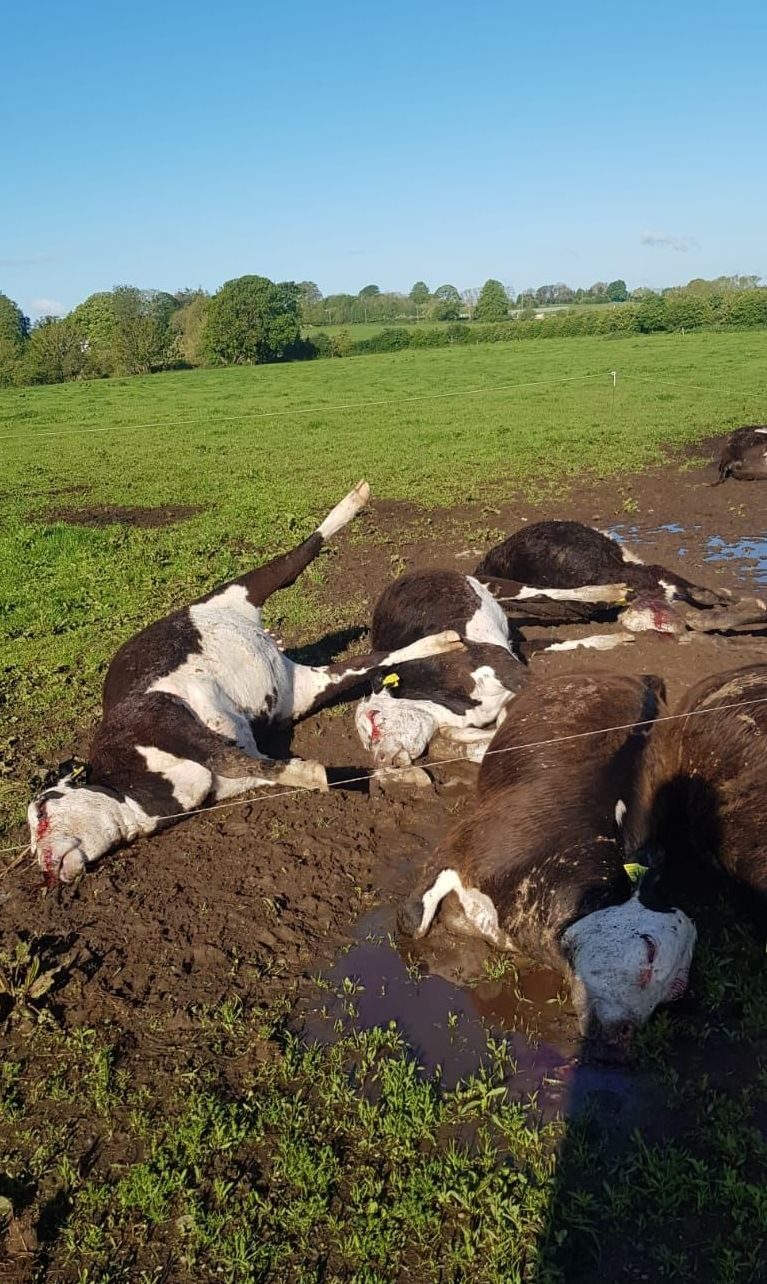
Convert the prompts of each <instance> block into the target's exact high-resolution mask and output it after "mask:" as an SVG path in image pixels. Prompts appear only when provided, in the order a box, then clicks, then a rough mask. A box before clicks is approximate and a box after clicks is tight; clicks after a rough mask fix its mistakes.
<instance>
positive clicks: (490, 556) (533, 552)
mask: <svg viewBox="0 0 767 1284" xmlns="http://www.w3.org/2000/svg"><path fill="white" fill-rule="evenodd" d="M475 575H477V576H478V577H479V578H480V579H486V578H493V577H495V576H500V577H502V578H505V579H511V580H522V581H523V582H524V583H526V584H529V585H538V586H540V589H541V590H542V591H548V590H551V589H554V588H558V589H564V588H569V589H574V588H579V587H582V586H583V585H586V584H590V585H599V584H609V583H613V584H614V583H616V582H618V581H623V582H625V583H626V584H628V586H629V587H630V588H631V589H633V590H635V591H636V592H637V593H643V594H651V595H653V596H654V597H656V598H658V599H660V601H661V602H662V601H665V602H673V601H681V602H685V603H687V604H689V605H690V606H696V607H711V606H718V605H720V604H722V603H724V602H727V601H728V600H729V595H723V594H721V593H717V592H716V591H715V590H714V589H709V588H703V587H701V586H700V585H697V584H691V583H690V582H689V580H685V579H683V578H682V576H681V575H676V574H675V573H674V572H672V571H669V570H667V569H666V568H665V567H663V566H658V565H645V563H644V562H642V561H641V560H640V559H639V558H638V557H636V555H635V554H634V553H631V552H629V551H628V550H627V549H625V548H623V547H622V545H621V544H619V543H618V541H617V540H615V539H612V538H611V536H609V535H605V534H603V532H602V531H597V530H594V529H593V528H592V527H591V526H585V525H584V524H583V523H582V522H560V521H550V522H534V523H533V524H532V525H531V526H525V527H523V528H522V530H518V531H515V532H514V533H513V534H512V535H509V536H508V538H507V539H505V540H504V541H503V543H501V544H496V546H495V547H494V548H491V549H490V551H489V553H487V554H486V555H485V557H484V558H483V559H482V561H481V562H480V563H479V566H478V567H477V569H476V571H475Z"/></svg>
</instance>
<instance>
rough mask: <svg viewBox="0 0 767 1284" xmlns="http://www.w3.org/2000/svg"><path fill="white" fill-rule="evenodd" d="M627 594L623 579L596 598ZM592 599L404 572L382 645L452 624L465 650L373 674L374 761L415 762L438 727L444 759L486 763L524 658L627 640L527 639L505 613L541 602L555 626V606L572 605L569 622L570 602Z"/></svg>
mask: <svg viewBox="0 0 767 1284" xmlns="http://www.w3.org/2000/svg"><path fill="white" fill-rule="evenodd" d="M625 591H626V590H625V585H621V584H613V585H603V586H600V588H599V595H598V598H597V597H596V596H595V598H594V600H595V601H597V600H598V601H599V602H601V603H602V604H603V605H604V604H605V603H611V602H612V603H615V602H617V601H623V600H624V594H625ZM589 597H590V593H589V590H588V589H575V590H574V589H561V590H553V591H552V592H551V593H550V595H549V596H547V590H541V591H540V592H538V591H537V590H536V591H533V590H530V589H528V588H527V587H526V586H525V585H523V584H514V583H510V582H509V581H508V580H495V581H494V582H493V584H492V585H490V586H486V585H483V584H480V583H479V581H478V580H477V579H475V578H474V577H473V576H471V575H463V574H461V572H460V571H454V570H433V571H414V572H411V573H409V574H407V575H401V576H400V577H399V578H398V579H397V580H395V581H394V582H393V583H392V584H390V585H389V586H388V588H386V589H385V590H384V592H383V593H382V594H381V596H380V597H379V599H378V601H377V602H376V605H375V609H374V611H373V621H372V627H371V641H372V645H373V646H374V648H375V649H376V650H377V651H385V650H393V649H394V648H395V647H403V646H408V645H410V644H411V643H413V642H416V641H417V640H418V639H420V638H426V637H428V636H429V635H430V634H433V633H438V632H441V631H442V630H444V629H454V630H455V631H456V632H457V633H458V634H459V635H460V637H461V638H463V639H464V640H465V643H466V646H465V649H464V650H462V651H461V652H455V653H453V654H450V655H440V656H431V657H429V658H428V659H424V660H419V661H412V662H410V663H409V664H407V665H399V666H397V669H396V672H394V671H392V670H391V669H388V670H387V669H386V668H383V669H381V670H380V671H379V672H378V673H377V674H376V675H375V677H374V679H373V683H372V688H373V690H372V694H371V695H370V696H369V697H368V698H366V699H365V700H363V701H361V702H360V704H359V705H358V706H357V712H356V725H357V730H358V733H359V736H360V739H361V740H362V743H363V745H364V746H365V748H366V749H367V750H368V751H369V752H370V754H371V755H372V757H373V760H374V762H375V764H376V766H377V767H384V766H398V767H404V766H408V765H409V764H410V763H411V762H414V761H415V759H416V758H419V757H420V756H421V755H422V754H423V753H425V751H426V749H427V747H428V746H429V744H430V743H431V742H432V740H433V739H434V737H435V736H436V735H437V734H438V733H439V739H440V752H441V754H442V756H445V755H452V754H455V756H456V757H461V756H465V757H468V758H471V759H473V760H474V761H480V760H481V757H482V754H483V753H484V751H485V749H486V748H487V746H488V744H489V743H490V741H491V739H492V737H493V734H494V731H493V730H492V728H494V726H495V723H496V721H497V719H498V717H499V715H500V714H501V712H502V710H503V709H504V708H505V706H506V705H507V703H508V701H509V700H511V699H512V698H513V697H514V696H515V695H516V694H517V692H518V691H519V690H520V689H521V688H522V686H523V685H524V683H525V681H526V678H527V672H526V669H525V667H524V665H523V664H522V663H521V662H520V657H522V658H523V659H525V660H526V659H527V658H528V657H529V656H530V655H531V654H532V653H533V651H535V650H570V649H573V648H574V647H577V646H589V647H594V648H597V649H610V648H611V647H613V646H616V645H618V644H619V643H620V642H622V641H623V640H624V639H623V638H622V637H620V636H611V637H609V636H604V635H600V636H598V637H593V638H587V639H583V640H581V641H572V642H559V643H555V644H554V645H553V646H549V645H548V644H547V643H546V642H545V641H539V642H535V643H527V642H525V641H524V639H523V638H522V636H521V634H520V633H519V632H518V631H512V629H511V628H510V624H509V619H508V616H507V609H509V608H511V607H512V606H513V605H514V604H516V605H517V606H518V607H519V609H520V610H521V611H523V612H526V611H527V609H528V604H535V605H536V606H540V607H542V608H545V609H546V610H547V611H548V615H547V616H546V618H548V619H549V621H550V622H561V619H562V616H561V614H560V616H559V617H557V612H561V610H562V608H565V616H564V618H565V619H570V618H572V617H571V615H570V614H568V612H569V609H570V607H571V606H572V607H577V606H578V605H579V604H582V603H583V602H584V600H586V601H587V600H588V599H589ZM523 603H524V604H525V605H524V607H523V605H522V604H523ZM538 618H540V617H538Z"/></svg>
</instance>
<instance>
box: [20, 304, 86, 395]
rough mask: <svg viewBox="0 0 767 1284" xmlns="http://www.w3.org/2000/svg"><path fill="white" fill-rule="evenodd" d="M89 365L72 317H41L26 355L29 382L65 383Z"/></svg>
mask: <svg viewBox="0 0 767 1284" xmlns="http://www.w3.org/2000/svg"><path fill="white" fill-rule="evenodd" d="M84 366H85V353H84V352H83V345H82V343H81V341H80V338H79V335H78V333H77V329H76V327H75V326H74V325H73V323H72V320H71V318H70V317H65V318H63V319H62V318H61V317H41V318H40V320H39V321H36V322H35V324H34V325H33V327H32V330H31V332H30V335H29V342H28V344H27V345H26V350H25V352H24V361H23V366H22V376H23V379H24V382H25V383H62V382H63V381H64V380H65V379H75V378H77V376H78V375H79V374H81V373H82V371H83V369H84Z"/></svg>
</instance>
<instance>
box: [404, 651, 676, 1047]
mask: <svg viewBox="0 0 767 1284" xmlns="http://www.w3.org/2000/svg"><path fill="white" fill-rule="evenodd" d="M662 691H663V687H662V683H661V682H660V680H659V679H657V678H628V677H619V676H616V675H613V674H596V673H595V674H592V675H590V676H588V677H584V676H582V675H567V676H562V677H559V678H555V679H552V680H550V681H549V682H547V683H536V682H531V683H530V685H529V686H528V687H526V689H525V690H524V691H523V692H522V693H521V694H520V695H519V696H517V698H516V700H515V701H514V702H513V704H511V705H510V706H509V709H508V712H507V716H506V718H505V720H504V722H503V725H502V726H501V727H500V729H499V731H498V733H497V735H496V736H495V739H494V740H493V742H492V744H491V746H490V749H489V750H488V752H487V755H486V756H485V758H484V761H483V763H482V767H481V769H480V774H479V783H478V788H477V799H476V806H475V809H474V812H473V815H471V816H470V817H469V818H468V819H467V820H465V821H463V822H462V823H460V824H459V825H457V826H456V827H455V828H454V829H453V830H452V831H451V833H450V834H449V835H448V836H447V839H446V840H445V842H444V843H443V844H442V845H441V847H440V848H439V849H438V851H437V853H436V857H435V859H434V861H433V862H432V872H431V874H430V876H429V878H428V881H427V882H426V884H425V885H423V886H422V888H421V890H420V891H419V893H418V894H417V895H416V896H415V897H414V898H412V899H411V900H409V901H408V902H407V904H406V905H405V906H403V908H402V910H401V913H400V916H399V924H400V928H401V930H402V932H403V933H404V934H405V935H409V936H414V937H421V936H423V935H424V934H425V933H426V932H427V931H428V930H429V927H430V925H431V923H432V921H433V919H434V917H435V915H436V914H437V913H438V912H439V913H440V915H441V918H442V920H443V922H444V923H445V925H446V926H447V927H448V929H449V930H451V931H453V932H458V933H463V934H466V935H470V936H479V937H482V938H484V939H485V940H486V941H488V942H489V943H490V944H491V945H493V946H494V947H495V948H496V949H500V950H520V951H521V952H523V953H524V954H527V955H529V956H530V957H532V958H534V959H536V960H538V961H539V962H541V963H542V964H544V965H546V966H549V967H555V968H559V969H561V970H562V971H564V972H565V973H566V975H567V976H568V978H569V981H570V985H571V989H572V995H573V1000H574V1003H575V1007H576V1011H577V1013H578V1018H579V1022H580V1027H581V1030H582V1032H583V1034H584V1035H587V1036H601V1037H604V1038H606V1039H608V1040H610V1041H615V1040H617V1041H625V1040H627V1039H628V1038H629V1037H630V1035H631V1032H632V1031H633V1029H634V1028H635V1027H637V1026H639V1025H641V1024H642V1023H643V1022H644V1021H646V1020H647V1018H648V1017H649V1016H650V1014H651V1013H652V1012H653V1011H654V1009H655V1008H656V1007H657V1006H658V1004H659V1003H663V1002H667V1001H668V1000H670V999H674V998H677V997H679V996H680V995H681V994H682V993H683V992H684V990H685V988H686V985H687V976H688V970H689V965H690V959H691V956H692V951H693V946H694V942H695V928H694V927H693V924H692V922H691V921H690V920H689V919H688V918H687V917H686V915H684V914H683V913H682V912H681V911H680V910H679V909H677V908H675V907H674V906H673V905H672V904H671V903H670V902H669V901H668V900H667V898H666V896H665V893H664V888H663V883H662V874H660V873H659V872H658V871H657V870H655V869H653V870H650V871H648V873H647V874H646V875H645V876H644V878H643V879H642V880H641V882H640V883H639V886H638V888H635V886H634V884H633V883H632V881H631V879H630V877H629V873H628V872H627V870H626V868H625V866H624V861H625V860H626V857H625V854H624V850H623V844H622V839H621V833H620V821H621V817H622V815H623V813H624V811H625V808H626V806H627V805H631V803H632V801H633V791H634V788H635V781H636V775H637V770H638V767H639V764H640V760H641V756H642V753H643V750H644V746H645V742H646V739H647V734H648V725H638V726H637V725H634V724H637V723H640V724H641V723H645V724H648V723H651V722H652V720H653V719H654V718H655V717H656V716H657V712H658V709H659V708H660V707H662V703H661V701H662ZM605 728H608V729H609V728H613V729H612V730H604V729H605ZM584 733H593V734H585V735H584ZM541 742H543V743H541ZM525 746H529V747H527V748H526V747H525Z"/></svg>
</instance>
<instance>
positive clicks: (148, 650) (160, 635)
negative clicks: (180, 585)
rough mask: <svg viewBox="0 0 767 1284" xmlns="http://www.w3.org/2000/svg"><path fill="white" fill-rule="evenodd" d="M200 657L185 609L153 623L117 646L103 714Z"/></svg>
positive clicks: (197, 635) (197, 637)
mask: <svg viewBox="0 0 767 1284" xmlns="http://www.w3.org/2000/svg"><path fill="white" fill-rule="evenodd" d="M201 654H202V638H201V637H200V633H199V631H198V629H197V627H196V626H195V624H194V623H193V621H192V617H191V615H190V613H189V608H188V607H183V609H182V610H180V611H174V612H173V614H172V615H167V616H165V618H164V619H162V620H157V621H156V623H155V624H150V625H149V626H148V627H147V628H146V629H142V631H141V632H140V633H137V634H136V636H135V637H132V638H129V640H128V641H127V642H126V643H125V644H124V645H123V646H121V647H120V650H119V651H118V652H117V654H116V656H115V657H114V659H113V661H112V663H111V664H110V666H109V670H108V672H107V676H106V681H105V682H104V697H103V709H104V713H107V712H108V711H109V710H111V709H112V708H114V707H115V706H116V705H118V704H120V703H121V702H122V701H123V700H125V699H126V698H127V697H128V696H132V695H135V694H137V693H143V692H145V691H147V690H148V689H149V687H151V686H152V685H153V684H154V683H155V682H156V681H157V680H158V678H164V677H166V676H167V675H168V674H169V673H175V672H176V670H177V669H180V668H181V666H182V665H183V664H184V663H185V661H186V660H188V658H189V656H190V655H201Z"/></svg>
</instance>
